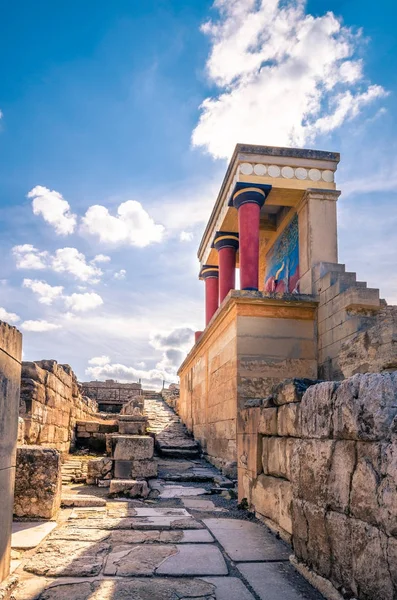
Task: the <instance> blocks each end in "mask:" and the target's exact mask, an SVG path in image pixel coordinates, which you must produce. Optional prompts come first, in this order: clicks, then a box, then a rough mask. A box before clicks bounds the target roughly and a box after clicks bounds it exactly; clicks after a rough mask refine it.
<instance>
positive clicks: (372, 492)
mask: <svg viewBox="0 0 397 600" xmlns="http://www.w3.org/2000/svg"><path fill="white" fill-rule="evenodd" d="M381 449H382V448H381V444H376V443H373V444H368V443H363V442H361V443H357V466H356V469H355V471H354V474H353V479H352V489H351V503H350V510H351V513H352V515H353V516H354V517H357V518H358V519H362V520H363V521H366V522H368V523H371V524H372V525H376V524H379V523H380V522H381V511H380V507H379V502H378V486H379V483H380V471H381Z"/></svg>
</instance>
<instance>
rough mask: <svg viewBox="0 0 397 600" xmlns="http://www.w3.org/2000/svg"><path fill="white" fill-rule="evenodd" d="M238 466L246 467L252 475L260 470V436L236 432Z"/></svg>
mask: <svg viewBox="0 0 397 600" xmlns="http://www.w3.org/2000/svg"><path fill="white" fill-rule="evenodd" d="M237 447H238V452H237V455H238V461H237V464H238V468H243V469H248V470H249V471H250V472H251V473H252V474H253V475H257V474H258V473H260V472H261V471H262V436H260V435H255V434H250V433H248V434H238V436H237Z"/></svg>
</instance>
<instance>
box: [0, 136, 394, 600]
mask: <svg viewBox="0 0 397 600" xmlns="http://www.w3.org/2000/svg"><path fill="white" fill-rule="evenodd" d="M339 159H340V157H339V154H337V153H333V152H323V151H317V150H304V149H294V148H275V147H267V146H249V145H237V146H236V149H235V152H234V154H233V157H232V159H231V161H230V164H229V167H228V169H227V172H226V174H225V178H224V181H223V184H222V186H221V189H220V192H219V195H218V198H217V199H216V202H215V205H214V208H213V211H212V214H211V216H210V218H209V221H208V225H207V227H206V229H205V232H204V235H203V238H202V241H201V244H200V247H199V251H198V258H199V261H200V278H201V279H202V280H203V281H204V285H205V308H204V310H203V312H205V319H203V321H204V322H205V327H204V328H203V330H202V331H198V332H197V333H196V336H195V344H194V346H193V347H192V348H191V350H190V352H189V354H188V356H187V357H186V359H185V360H184V362H183V364H182V365H181V367H180V369H179V376H180V390H179V386H177V385H172V386H170V387H169V388H168V389H164V390H162V391H161V392H156V391H153V390H152V391H150V390H145V389H143V388H142V385H141V384H140V383H136V384H119V383H117V382H115V381H113V380H111V381H106V382H89V383H87V382H86V383H79V382H78V381H77V379H76V376H75V375H74V373H73V370H72V368H71V367H70V366H69V365H61V364H58V363H57V362H56V361H55V360H41V361H36V362H21V350H22V337H21V334H20V333H19V332H18V331H17V330H16V329H15V327H11V326H9V325H8V324H6V323H3V322H2V323H0V349H1V352H0V357H1V359H0V375H1V380H2V385H1V390H0V431H1V439H0V448H1V452H0V459H1V465H0V476H1V480H0V489H1V491H2V498H3V501H2V503H1V508H0V522H1V531H0V551H1V562H0V580H1V581H2V582H3V583H2V586H1V588H0V598H13V599H14V600H64V599H66V598H68V599H69V598H75V599H78V600H96V599H97V600H110V599H119V598H120V599H121V598H136V599H137V600H144V599H148V598H158V599H163V600H174V599H175V598H180V599H181V600H183V599H187V598H192V599H193V598H202V599H207V600H210V599H218V600H225V599H226V598H227V599H228V600H254V599H256V600H258V599H263V600H281V599H285V600H286V599H288V600H303V599H309V600H310V599H311V600H320V599H321V598H327V599H329V600H343V599H356V600H396V599H397V307H395V306H387V304H386V302H385V301H384V300H382V299H381V298H380V295H379V290H377V289H372V288H368V287H367V285H366V283H365V282H362V281H357V278H356V274H355V273H354V272H350V271H347V270H346V268H345V265H343V264H340V263H339V262H338V252H337V220H336V203H337V200H338V197H339V194H340V192H339V191H338V190H337V187H336V183H335V173H336V170H337V166H338V163H339ZM236 269H239V274H240V277H239V280H240V289H236ZM13 515H14V524H13V527H14V529H13V531H14V533H13V536H12V539H11V526H12V518H13ZM11 570H12V574H11Z"/></svg>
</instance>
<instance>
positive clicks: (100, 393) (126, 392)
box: [81, 379, 142, 413]
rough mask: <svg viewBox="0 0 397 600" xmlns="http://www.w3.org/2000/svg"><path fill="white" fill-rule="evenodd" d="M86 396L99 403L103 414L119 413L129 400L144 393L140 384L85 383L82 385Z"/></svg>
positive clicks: (114, 382) (112, 381)
mask: <svg viewBox="0 0 397 600" xmlns="http://www.w3.org/2000/svg"><path fill="white" fill-rule="evenodd" d="M81 386H82V393H83V394H84V396H87V397H88V398H91V400H94V401H95V402H97V404H98V407H99V410H100V411H101V412H110V413H119V412H120V409H121V407H122V406H123V405H124V404H126V403H127V402H128V400H129V399H130V398H131V397H133V396H135V395H137V394H141V393H142V385H141V384H140V383H119V382H118V381H114V380H113V379H108V380H107V381H85V382H83V383H81Z"/></svg>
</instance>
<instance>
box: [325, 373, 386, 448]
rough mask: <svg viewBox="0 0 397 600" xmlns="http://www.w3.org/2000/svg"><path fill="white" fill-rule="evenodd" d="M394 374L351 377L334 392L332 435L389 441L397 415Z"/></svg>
mask: <svg viewBox="0 0 397 600" xmlns="http://www.w3.org/2000/svg"><path fill="white" fill-rule="evenodd" d="M396 395H397V372H396V373H382V374H379V373H374V374H367V375H354V377H351V378H350V379H347V380H345V381H342V382H341V383H340V385H339V387H338V389H337V392H336V398H335V409H334V436H335V437H338V438H343V439H355V440H363V441H381V440H387V439H390V435H391V431H392V428H391V426H392V423H393V420H394V419H395V417H396V415H397V403H396Z"/></svg>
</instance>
